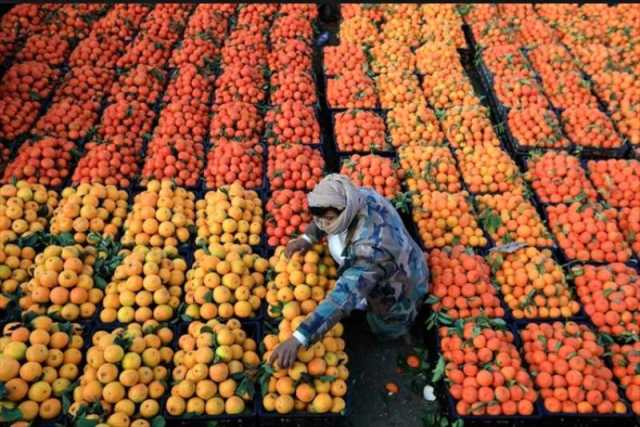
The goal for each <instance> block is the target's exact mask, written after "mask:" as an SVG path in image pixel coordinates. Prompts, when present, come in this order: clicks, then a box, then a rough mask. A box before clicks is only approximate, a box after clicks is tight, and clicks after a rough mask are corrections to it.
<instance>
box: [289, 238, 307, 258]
mask: <svg viewBox="0 0 640 427" xmlns="http://www.w3.org/2000/svg"><path fill="white" fill-rule="evenodd" d="M312 246H313V245H312V244H311V243H309V242H307V240H306V239H303V238H302V237H297V238H295V239H293V240H290V241H289V244H288V245H287V249H286V251H285V255H286V256H287V258H291V257H292V256H293V254H297V253H299V252H303V253H304V252H307V251H308V250H309V249H311V247H312Z"/></svg>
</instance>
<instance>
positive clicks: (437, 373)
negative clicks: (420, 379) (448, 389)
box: [431, 355, 445, 383]
mask: <svg viewBox="0 0 640 427" xmlns="http://www.w3.org/2000/svg"><path fill="white" fill-rule="evenodd" d="M444 367H445V362H444V357H443V356H442V355H440V357H439V358H438V363H437V364H436V367H435V368H434V369H433V373H432V376H431V381H432V382H434V383H435V382H438V381H440V379H441V378H442V376H443V375H444Z"/></svg>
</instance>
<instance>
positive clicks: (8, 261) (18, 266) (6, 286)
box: [0, 243, 36, 308]
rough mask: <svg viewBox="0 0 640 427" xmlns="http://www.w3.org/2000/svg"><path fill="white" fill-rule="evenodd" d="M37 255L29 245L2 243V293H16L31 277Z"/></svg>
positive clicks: (0, 260)
mask: <svg viewBox="0 0 640 427" xmlns="http://www.w3.org/2000/svg"><path fill="white" fill-rule="evenodd" d="M35 257H36V251H35V250H34V249H33V248H31V247H29V246H25V247H24V248H20V246H18V245H16V244H13V243H0V294H3V295H7V296H11V295H14V294H15V293H16V291H17V290H18V289H19V287H20V285H22V284H23V283H25V282H27V281H28V280H29V279H30V275H29V271H30V269H31V266H32V265H33V261H34V259H35ZM5 302H6V301H5ZM0 308H6V306H4V307H2V306H0Z"/></svg>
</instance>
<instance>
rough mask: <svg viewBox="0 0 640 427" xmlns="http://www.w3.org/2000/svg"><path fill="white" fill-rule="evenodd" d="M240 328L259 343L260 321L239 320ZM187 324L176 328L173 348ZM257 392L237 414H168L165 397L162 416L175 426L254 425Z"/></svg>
mask: <svg viewBox="0 0 640 427" xmlns="http://www.w3.org/2000/svg"><path fill="white" fill-rule="evenodd" d="M241 324H242V329H243V330H244V331H245V332H246V333H247V337H249V338H253V339H254V340H255V341H256V344H257V345H259V344H260V342H261V340H262V329H261V326H260V323H258V322H251V321H247V322H244V321H243V322H241ZM188 326H189V325H188V324H181V325H179V326H178V327H177V328H176V335H175V337H174V338H175V345H174V346H173V347H174V349H176V350H177V347H178V345H177V343H178V340H179V339H180V336H182V335H184V334H186V333H187V332H188ZM257 396H258V393H257V390H255V394H254V397H253V399H252V400H249V401H247V402H245V405H246V407H245V412H244V413H242V414H237V415H229V414H223V415H215V416H214V415H192V414H189V415H188V416H186V415H184V414H183V415H182V416H173V415H170V414H169V413H168V412H167V410H166V399H163V400H162V403H161V406H162V416H163V418H164V419H165V420H166V421H167V424H168V425H176V426H186V425H198V426H199V425H202V426H207V425H208V423H211V422H216V423H217V425H221V426H247V427H249V426H256V425H258V423H257V418H256V415H257V403H256V402H257V400H258V397H257Z"/></svg>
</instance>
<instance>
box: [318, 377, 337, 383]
mask: <svg viewBox="0 0 640 427" xmlns="http://www.w3.org/2000/svg"><path fill="white" fill-rule="evenodd" d="M319 379H320V381H324V382H328V383H330V382H332V381H335V380H336V377H334V376H333V375H323V376H321V377H320V378H319Z"/></svg>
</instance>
